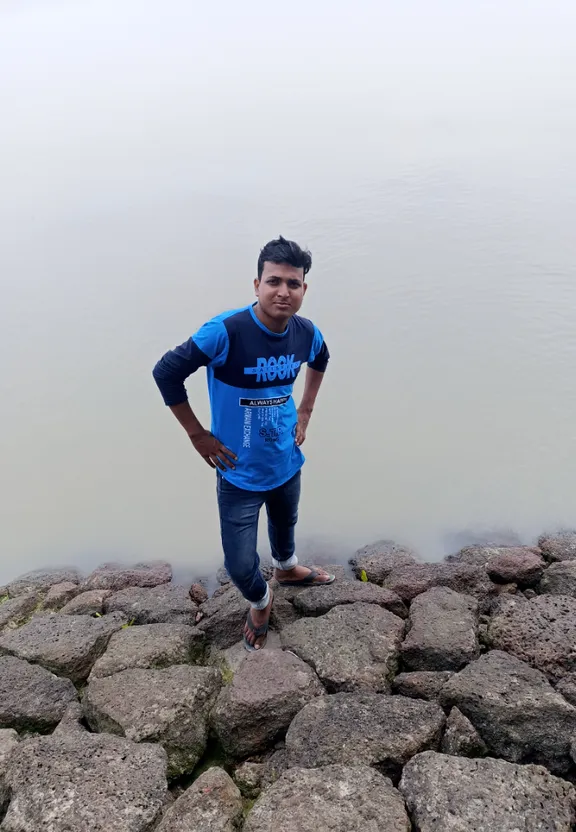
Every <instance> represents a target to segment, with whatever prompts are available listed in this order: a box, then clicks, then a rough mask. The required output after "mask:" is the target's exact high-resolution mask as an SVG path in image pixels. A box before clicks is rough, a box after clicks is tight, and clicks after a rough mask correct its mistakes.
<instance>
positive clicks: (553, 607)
mask: <svg viewBox="0 0 576 832" xmlns="http://www.w3.org/2000/svg"><path fill="white" fill-rule="evenodd" d="M487 638H488V643H489V645H490V646H492V647H494V648H496V649H497V650H505V651H506V652H508V653H512V654H513V655H514V656H517V657H518V658H519V659H522V661H525V662H528V664H531V665H532V666H533V667H537V668H538V670H541V671H542V672H543V673H546V674H547V676H549V677H550V678H551V679H552V680H554V681H557V680H558V679H561V678H562V676H565V675H566V674H567V673H571V672H573V671H576V652H575V651H574V642H575V641H576V598H569V597H567V596H564V595H540V596H539V597H538V598H533V599H532V600H530V601H528V600H527V599H524V598H522V597H521V596H520V597H519V598H518V599H512V598H510V599H507V600H506V601H501V602H500V604H499V608H498V610H497V612H496V613H495V614H494V617H493V618H492V619H491V620H490V624H489V627H488V633H487Z"/></svg>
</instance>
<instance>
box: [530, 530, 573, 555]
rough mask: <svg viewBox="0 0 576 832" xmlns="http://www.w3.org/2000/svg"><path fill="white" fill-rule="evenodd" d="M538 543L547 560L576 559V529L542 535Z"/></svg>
mask: <svg viewBox="0 0 576 832" xmlns="http://www.w3.org/2000/svg"><path fill="white" fill-rule="evenodd" d="M538 545H539V546H540V549H541V550H542V553H543V555H544V557H545V558H546V560H549V561H551V562H555V561H561V560H576V531H562V532H558V533H557V534H551V535H542V537H541V538H540V539H539V541H538Z"/></svg>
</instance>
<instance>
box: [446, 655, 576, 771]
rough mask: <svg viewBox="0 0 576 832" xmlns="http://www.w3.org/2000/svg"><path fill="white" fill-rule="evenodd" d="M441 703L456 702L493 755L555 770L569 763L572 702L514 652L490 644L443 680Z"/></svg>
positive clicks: (574, 730)
mask: <svg viewBox="0 0 576 832" xmlns="http://www.w3.org/2000/svg"><path fill="white" fill-rule="evenodd" d="M440 704H441V705H442V706H443V707H445V708H451V707H454V706H456V707H457V708H458V710H459V711H461V712H462V713H463V714H464V716H466V717H467V718H468V719H469V720H470V722H471V723H472V725H473V726H474V728H475V729H476V730H477V731H478V733H479V734H480V736H481V737H482V739H483V740H484V742H485V743H486V745H487V747H488V749H489V752H490V754H491V755H492V756H494V757H503V758H504V759H505V760H508V761H509V762H511V763H528V762H532V763H538V764H540V765H545V766H546V767H547V768H549V769H550V770H551V771H553V772H555V773H557V774H562V773H564V772H567V771H568V770H569V768H570V767H571V765H572V761H571V759H570V739H571V738H572V737H573V736H575V735H576V708H574V707H573V706H572V705H570V704H569V703H568V702H566V700H565V699H564V698H563V697H562V696H561V695H560V694H559V693H557V692H556V691H555V690H554V688H553V687H552V686H551V685H550V683H549V682H548V680H547V679H546V677H545V676H544V674H543V673H540V672H539V671H538V670H534V668H532V667H529V666H528V665H527V664H525V663H524V662H521V661H520V660H519V659H516V658H515V657H514V656H510V655H508V654H507V653H502V652H500V651H498V650H493V651H491V652H490V653H487V654H486V655H485V656H482V657H481V658H480V659H478V660H477V661H475V662H473V663H472V664H470V665H468V667H466V668H464V670H462V671H461V672H460V673H457V674H456V675H455V676H453V677H452V678H451V679H450V681H449V682H447V683H446V684H445V685H444V687H443V688H442V691H441V693H440Z"/></svg>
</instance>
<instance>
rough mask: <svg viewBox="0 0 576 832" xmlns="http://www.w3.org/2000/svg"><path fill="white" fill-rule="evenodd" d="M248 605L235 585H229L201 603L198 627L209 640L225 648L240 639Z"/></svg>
mask: <svg viewBox="0 0 576 832" xmlns="http://www.w3.org/2000/svg"><path fill="white" fill-rule="evenodd" d="M249 606H250V604H249V603H248V601H246V599H245V598H243V597H242V595H241V594H240V592H239V591H238V590H237V589H236V587H235V586H230V587H229V588H227V589H226V590H225V591H224V592H222V594H221V595H218V596H214V597H212V598H210V600H209V601H206V603H205V604H202V606H201V607H200V611H201V612H202V614H203V615H204V618H203V619H202V621H200V623H199V624H198V627H199V628H200V629H201V630H202V631H203V632H205V633H206V638H207V640H208V641H209V642H211V643H212V644H214V645H215V646H216V647H220V648H221V649H222V650H225V649H226V648H227V647H232V645H233V644H236V642H237V641H240V640H241V638H242V633H243V631H244V622H245V621H246V615H247V613H248V607H249Z"/></svg>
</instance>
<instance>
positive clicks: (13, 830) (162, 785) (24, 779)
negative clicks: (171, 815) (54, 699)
mask: <svg viewBox="0 0 576 832" xmlns="http://www.w3.org/2000/svg"><path fill="white" fill-rule="evenodd" d="M6 780H7V783H8V786H9V787H10V788H11V790H12V800H11V802H10V806H9V808H8V813H7V815H6V817H5V819H4V822H3V823H2V826H1V827H0V828H1V829H2V832H72V830H74V832H76V830H77V832H81V830H82V831H84V830H86V832H88V830H90V832H149V830H151V829H152V828H153V825H154V823H155V822H156V820H157V819H159V817H160V814H161V811H162V807H163V805H164V802H165V800H166V794H167V792H166V788H167V783H166V754H165V752H164V750H163V749H162V748H161V747H160V746H159V745H137V744H136V743H133V742H129V741H128V740H126V739H123V738H121V737H112V736H107V735H106V736H100V735H97V734H89V733H88V732H87V731H81V730H78V731H71V732H68V733H65V732H61V733H58V734H52V735H51V736H48V737H34V738H33V739H28V740H25V741H24V742H21V743H20V744H19V745H18V746H17V748H15V749H14V751H12V754H11V756H10V765H9V767H8V772H7V774H6Z"/></svg>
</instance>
